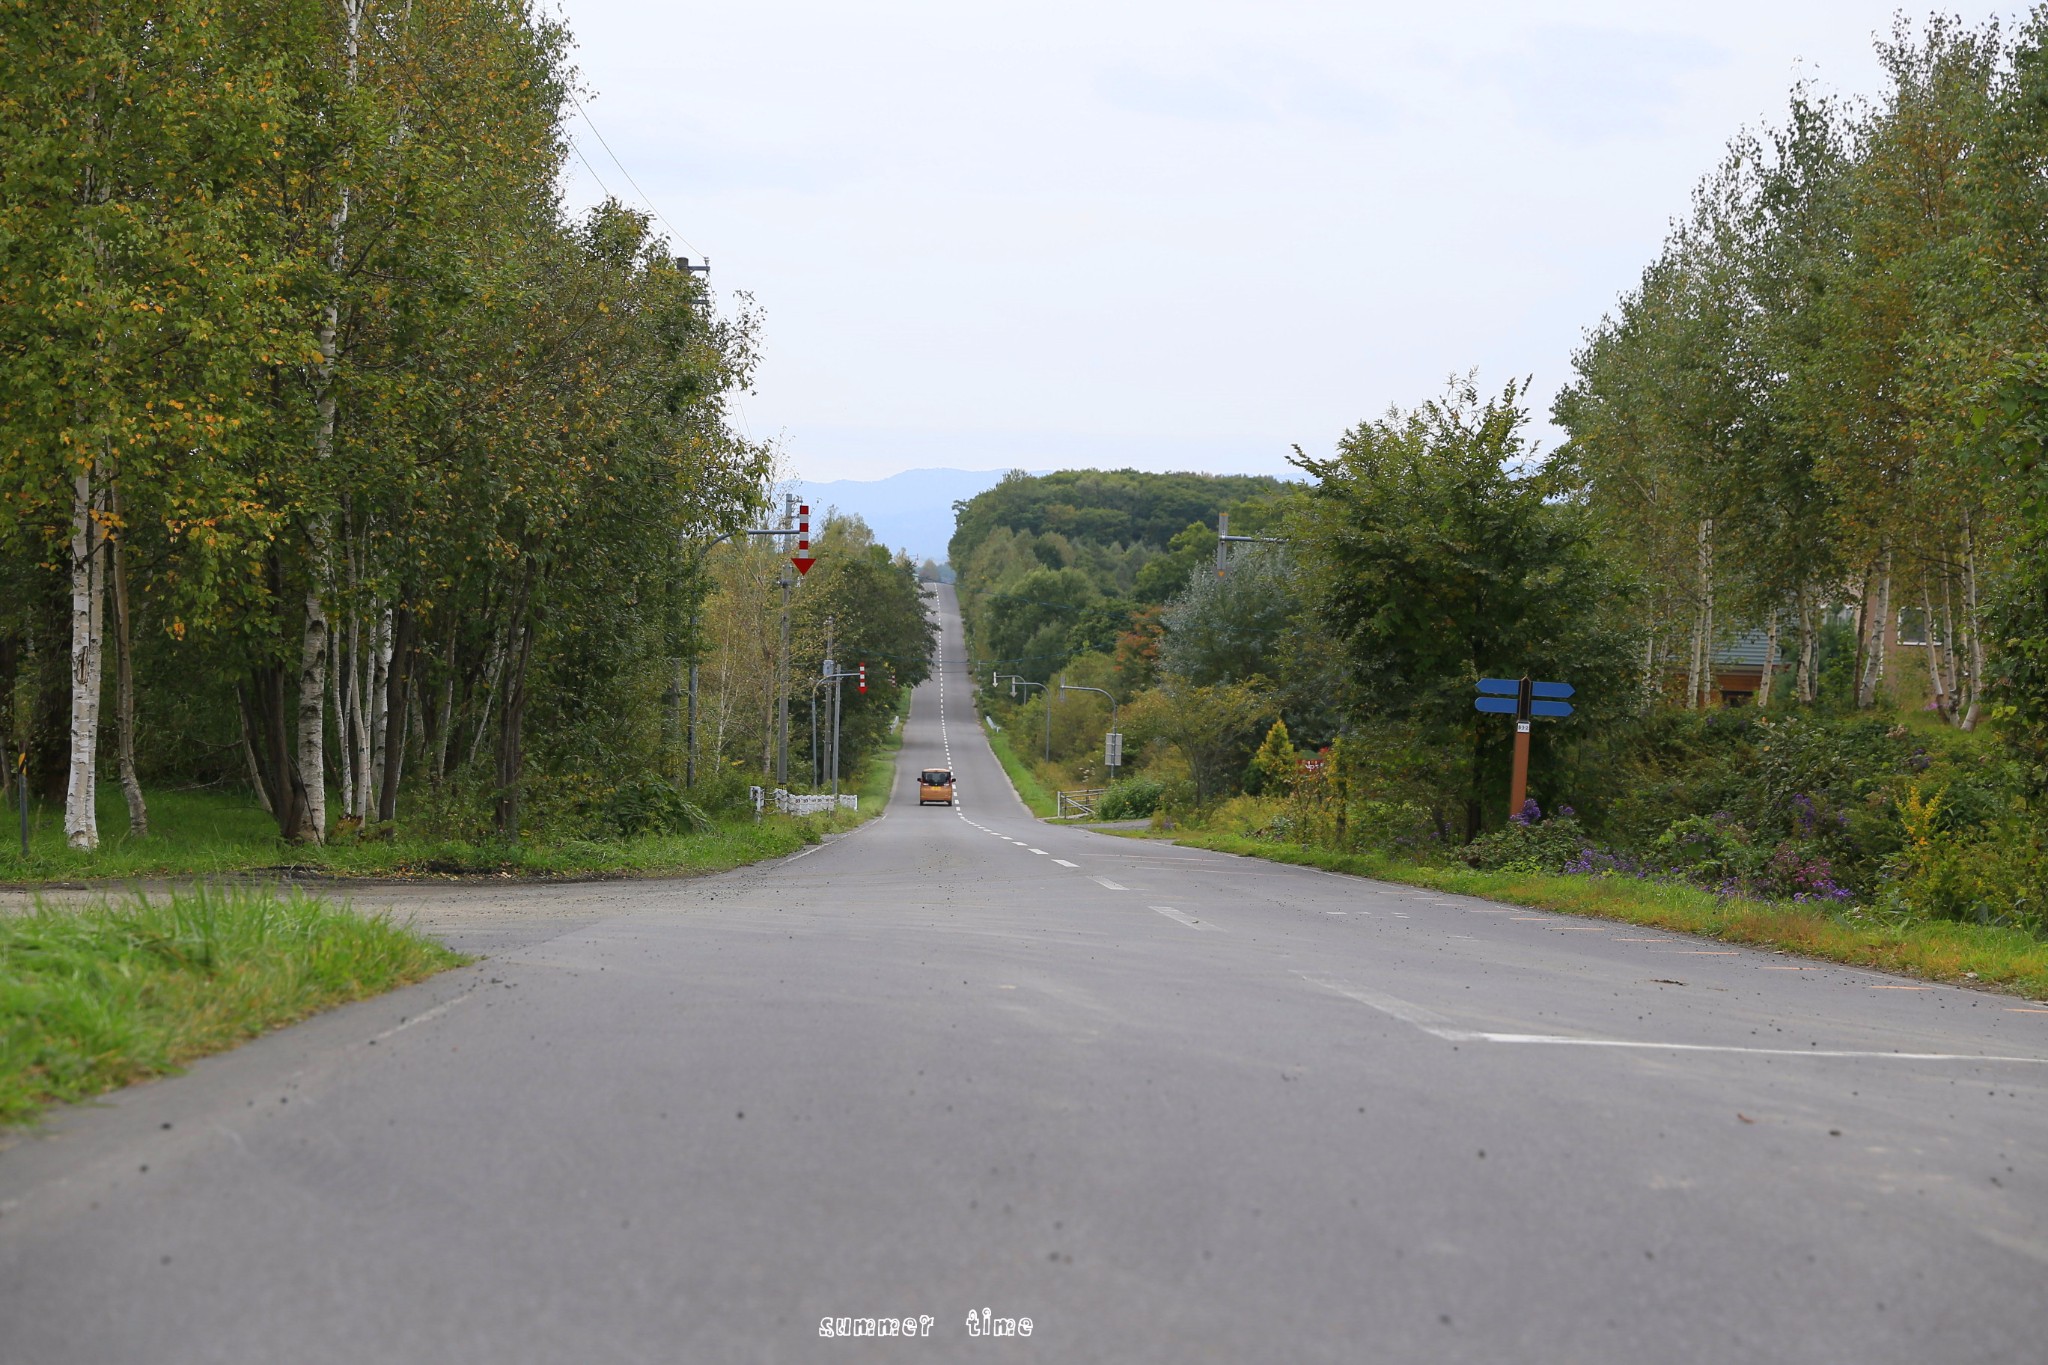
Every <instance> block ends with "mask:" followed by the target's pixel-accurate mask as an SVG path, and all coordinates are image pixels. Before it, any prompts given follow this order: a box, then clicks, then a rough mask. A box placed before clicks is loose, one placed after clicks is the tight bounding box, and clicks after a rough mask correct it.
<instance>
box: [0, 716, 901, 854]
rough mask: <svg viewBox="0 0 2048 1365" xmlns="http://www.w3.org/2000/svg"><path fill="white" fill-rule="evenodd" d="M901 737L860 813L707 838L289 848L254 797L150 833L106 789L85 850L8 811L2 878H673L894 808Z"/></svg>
mask: <svg viewBox="0 0 2048 1365" xmlns="http://www.w3.org/2000/svg"><path fill="white" fill-rule="evenodd" d="M900 735H901V732H900V731H899V732H898V736H897V737H896V738H893V739H892V740H891V741H890V743H889V744H888V745H886V746H884V748H882V749H881V750H879V751H877V752H876V753H874V754H872V755H870V756H869V758H868V759H867V761H866V763H865V764H864V765H863V767H862V771H861V772H860V774H859V775H858V776H857V777H856V778H855V779H854V780H853V781H852V782H851V783H850V784H848V785H846V786H845V788H844V789H845V790H847V791H851V792H855V793H857V794H858V795H859V796H860V799H861V809H860V812H859V813H858V814H855V813H854V812H851V811H837V812H833V813H832V814H829V815H814V816H807V817H805V818H803V819H795V818H792V817H788V816H782V815H777V814H775V813H773V812H772V811H770V812H768V813H767V814H764V815H763V816H762V818H761V819H760V820H758V821H756V820H755V819H754V817H753V816H752V814H751V813H735V814H732V815H727V816H723V817H721V818H720V819H719V820H718V823H717V825H716V826H715V827H714V828H712V829H710V830H708V831H705V832H703V833H689V834H643V835H639V836H636V837H633V838H627V839H589V838H574V837H552V838H551V837H545V836H543V837H538V838H532V839H527V840H522V841H521V842H518V843H511V842H507V841H502V840H495V839H477V840H468V839H457V838H439V837H435V836H432V835H427V834H419V833H413V832H409V831H407V830H405V829H403V828H401V829H400V830H399V831H397V832H396V833H392V834H379V835H375V836H372V837H365V838H353V837H344V838H337V839H335V840H334V841H333V842H331V843H327V844H321V845H309V844H299V845H293V844H288V843H286V842H285V841H284V840H282V839H280V838H279V837H278V834H277V826H276V824H275V823H274V822H273V821H272V820H271V818H270V817H269V816H268V815H265V814H264V813H263V812H262V811H261V810H260V809H258V808H257V807H256V806H255V804H254V803H253V802H251V801H250V800H249V799H248V798H247V797H246V796H244V795H240V794H230V793H223V792H162V793H151V794H150V802H149V815H150V834H149V837H148V838H146V839H136V838H134V837H132V836H130V835H129V833H128V808H127V806H126V804H125V803H124V801H123V799H122V797H121V793H120V789H119V787H117V786H113V785H112V784H107V785H103V786H102V787H101V789H100V792H99V817H100V830H101V843H100V847H98V848H97V849H93V850H90V851H82V850H79V849H74V848H70V847H68V846H67V845H66V844H65V842H64V831H63V828H62V820H61V818H60V815H61V813H60V812H58V811H55V810H48V811H42V810H33V811H32V812H31V818H32V821H33V822H34V823H33V824H32V828H31V834H30V839H29V856H28V857H27V858H23V857H22V856H21V846H20V844H19V843H18V842H17V841H16V835H15V830H16V826H15V824H14V821H15V819H16V818H18V815H17V812H18V808H17V807H15V806H14V805H13V803H12V802H11V801H10V802H7V803H6V805H5V807H4V808H0V882H14V883H37V882H43V883H48V882H63V881H92V880H99V879H117V880H128V879H133V878H137V877H214V876H227V875H234V874H291V875H297V876H315V877H396V878H427V879H431V878H437V877H479V876H489V877H540V878H551V877H552V878H559V877H662V876H669V877H673V876H696V875H701V874H704V873H711V872H725V871H729V870H731V869H732V868H735V867H741V866H744V865H745V864H748V863H756V862H761V861H764V860H766V859H769V858H779V857H782V856H784V855H786V854H790V853H794V852H796V851H797V850H798V849H800V848H803V847H804V846H805V845H806V844H814V843H817V842H818V841H819V840H820V839H822V838H823V837H825V836H826V835H827V834H832V833H837V832H839V831H841V830H845V829H849V828H851V827H853V826H854V825H857V824H859V823H861V822H862V821H863V820H867V819H870V818H872V817H873V816H874V815H876V814H878V813H880V812H881V810H882V809H883V808H884V807H885V806H886V805H887V803H888V798H889V787H890V784H891V781H892V779H893V777H894V774H895V764H896V753H897V751H898V750H899V749H900V748H901V747H902V740H901V738H900Z"/></svg>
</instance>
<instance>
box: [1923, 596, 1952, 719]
mask: <svg viewBox="0 0 2048 1365" xmlns="http://www.w3.org/2000/svg"><path fill="white" fill-rule="evenodd" d="M1920 620H1921V621H1922V622H1923V624H1922V626H1921V628H1920V634H1921V635H1922V636H1923V637H1925V638H1926V640H1927V643H1926V644H1925V645H1923V646H1921V648H1923V649H1925V650H1926V651H1927V686H1928V689H1929V690H1930V691H1931V692H1932V693H1933V694H1934V714H1935V715H1937V716H1940V717H1941V718H1942V719H1943V720H1944V721H1950V722H1953V720H1954V716H1953V715H1952V713H1951V712H1950V710H1949V696H1948V689H1947V688H1945V687H1944V686H1942V676H1941V651H1942V649H1943V647H1944V644H1945V641H1944V640H1942V639H1940V638H1938V637H1937V636H1936V634H1935V630H1934V598H1933V596H1932V595H1931V594H1930V593H1929V592H1928V590H1927V576H1926V575H1925V574H1922V575H1921V576H1920Z"/></svg>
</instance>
